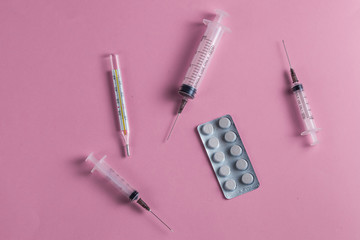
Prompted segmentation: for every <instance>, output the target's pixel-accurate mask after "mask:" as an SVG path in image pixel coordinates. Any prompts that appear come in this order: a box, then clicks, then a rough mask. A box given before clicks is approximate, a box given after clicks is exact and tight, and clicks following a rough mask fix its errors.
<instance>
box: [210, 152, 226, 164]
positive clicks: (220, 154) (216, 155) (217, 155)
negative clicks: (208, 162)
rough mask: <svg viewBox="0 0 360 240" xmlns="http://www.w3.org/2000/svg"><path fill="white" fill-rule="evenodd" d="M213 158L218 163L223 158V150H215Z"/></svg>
mask: <svg viewBox="0 0 360 240" xmlns="http://www.w3.org/2000/svg"><path fill="white" fill-rule="evenodd" d="M213 160H214V161H215V162H217V163H220V162H222V161H224V160H225V154H224V153H223V152H216V153H214V156H213Z"/></svg>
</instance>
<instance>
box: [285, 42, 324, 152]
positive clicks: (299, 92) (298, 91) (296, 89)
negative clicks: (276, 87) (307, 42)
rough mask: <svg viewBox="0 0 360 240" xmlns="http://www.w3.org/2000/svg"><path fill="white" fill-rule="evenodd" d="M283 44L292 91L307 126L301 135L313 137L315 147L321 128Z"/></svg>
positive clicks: (312, 143)
mask: <svg viewBox="0 0 360 240" xmlns="http://www.w3.org/2000/svg"><path fill="white" fill-rule="evenodd" d="M282 42H283V45H284V49H285V53H286V57H287V59H288V62H289V66H290V75H291V79H292V85H291V91H292V92H293V93H294V95H295V99H296V103H297V105H298V107H299V110H300V114H301V118H302V120H303V122H304V126H305V131H304V132H302V133H301V135H302V136H304V135H310V136H311V145H312V146H314V145H316V144H318V143H319V141H318V139H317V136H316V133H317V132H318V131H320V128H317V127H316V124H315V120H314V117H313V115H312V112H311V109H310V105H309V102H308V100H307V98H306V94H305V91H304V87H303V85H302V84H301V83H300V82H299V80H298V78H297V76H296V74H295V70H294V69H293V68H292V66H291V63H290V58H289V55H288V53H287V50H286V47H285V42H284V40H282Z"/></svg>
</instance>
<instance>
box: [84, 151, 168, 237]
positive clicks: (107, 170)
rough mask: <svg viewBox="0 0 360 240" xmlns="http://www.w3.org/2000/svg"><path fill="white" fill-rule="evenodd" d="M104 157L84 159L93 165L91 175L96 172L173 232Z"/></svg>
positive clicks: (90, 156)
mask: <svg viewBox="0 0 360 240" xmlns="http://www.w3.org/2000/svg"><path fill="white" fill-rule="evenodd" d="M105 158H106V155H105V156H104V157H102V158H101V159H100V160H97V159H96V157H95V156H94V154H93V153H90V155H89V156H88V157H87V158H86V160H85V161H89V162H91V163H92V164H94V168H93V169H92V170H91V173H93V172H94V171H95V170H97V171H98V172H99V173H100V174H101V175H103V176H104V177H105V178H107V179H108V180H109V181H110V182H111V183H112V184H113V185H114V186H115V188H116V189H117V190H119V191H120V192H121V193H122V194H124V195H125V196H126V197H128V198H129V200H130V202H134V201H136V203H138V204H139V205H140V206H141V207H143V208H144V209H146V210H147V211H149V212H151V213H152V214H153V215H154V216H155V217H156V218H157V219H158V220H159V221H160V222H162V223H163V224H164V225H165V226H166V227H167V228H168V229H169V230H170V231H173V230H172V229H171V228H170V227H169V226H168V225H167V224H166V223H164V222H163V221H162V220H161V219H160V218H159V217H158V216H157V215H156V214H155V213H154V212H153V211H152V210H151V209H150V207H149V206H148V205H147V204H146V203H145V202H144V200H142V199H141V198H140V197H139V192H138V191H136V190H135V189H134V188H132V187H131V186H130V185H129V184H128V183H127V182H126V181H125V180H124V179H123V178H122V177H120V175H119V174H118V173H117V172H115V170H114V169H112V167H110V165H109V164H107V163H106V162H105Z"/></svg>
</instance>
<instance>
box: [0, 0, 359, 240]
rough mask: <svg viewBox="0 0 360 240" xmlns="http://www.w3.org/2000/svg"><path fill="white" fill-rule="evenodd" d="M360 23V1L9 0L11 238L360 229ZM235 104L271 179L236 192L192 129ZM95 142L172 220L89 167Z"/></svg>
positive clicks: (6, 167) (4, 11)
mask: <svg viewBox="0 0 360 240" xmlns="http://www.w3.org/2000/svg"><path fill="white" fill-rule="evenodd" d="M216 8H221V9H224V10H226V11H228V12H229V14H230V17H229V18H227V19H225V20H224V24H225V25H227V26H229V27H230V28H231V29H232V33H229V34H226V35H224V37H223V39H222V41H221V42H220V45H219V47H218V49H217V51H216V53H215V56H214V59H213V61H212V63H211V65H210V68H209V71H208V72H207V74H206V76H205V78H204V81H203V82H202V84H201V87H200V89H199V91H198V94H197V96H196V99H195V100H193V101H192V102H190V103H189V104H188V106H187V107H186V108H185V110H184V113H183V115H182V116H181V118H180V119H179V121H178V124H177V126H176V128H175V130H174V132H173V135H172V137H171V139H170V141H169V142H167V143H165V142H164V138H165V136H166V134H167V133H168V130H169V127H170V124H171V123H172V121H173V119H174V112H175V111H176V108H177V106H178V102H179V97H178V95H177V94H176V90H177V89H178V87H179V86H180V84H181V81H182V80H183V77H184V75H185V73H186V70H187V67H188V65H189V62H190V61H191V58H192V56H193V53H194V50H195V48H196V47H197V44H198V42H199V40H200V38H201V36H202V34H203V32H204V30H205V27H204V26H203V25H202V24H201V22H202V19H203V18H204V17H207V18H210V19H211V18H212V17H213V15H212V14H213V13H214V11H213V10H214V9H216ZM359 22H360V2H359V1H355V0H349V1H336V0H330V1H329V0H319V1H294V0H267V1H250V0H241V1H238V0H221V1H215V0H212V1H205V0H203V1H194V0H183V1H161V0H157V1H119V0H105V1H85V0H80V1H72V0H57V1H48V0H33V1H25V0H23V1H19V0H2V1H0V36H1V38H0V79H1V87H0V110H1V115H0V162H1V167H0V239H4V240H5V239H6V240H13V239H39V240H42V239H44V240H45V239H46V240H48V239H86V240H92V239H94V240H95V239H97V240H98V239H247V240H248V239H277V240H278V239H295V240H296V239H360V228H359V221H360V207H359V202H360V192H359V187H360V174H359V169H360V161H359V150H358V149H359V145H358V144H359V140H358V137H359V131H360V125H359V122H360V108H359V107H358V104H357V103H359V101H360V95H359V94H358V92H359V88H360V79H359V76H360V68H359V62H360V47H359V43H360V28H359ZM281 39H285V40H286V43H287V47H288V51H289V54H290V57H291V61H292V64H293V66H294V68H295V69H296V71H297V74H298V77H299V79H300V80H301V81H302V82H303V84H304V86H305V89H306V91H307V95H308V97H309V101H310V104H311V106H312V109H313V113H314V116H315V119H316V121H317V124H318V126H319V127H321V128H322V131H321V132H320V134H319V135H318V137H319V140H320V144H319V145H318V146H316V147H308V146H307V140H308V139H307V138H306V137H300V136H299V133H300V132H301V131H302V129H303V127H302V125H301V120H300V119H299V114H298V112H297V109H296V105H295V102H294V99H293V96H292V95H291V94H289V93H288V89H289V79H288V65H287V62H286V57H285V54H284V51H283V49H282V46H281ZM111 52H117V53H119V54H120V58H121V65H122V71H123V79H124V87H125V93H126V96H127V98H126V101H127V107H128V115H129V119H130V126H131V148H132V149H131V150H132V154H133V155H132V156H131V158H130V159H128V158H125V157H124V156H123V149H122V148H120V147H119V146H120V144H121V142H120V139H119V135H118V133H117V132H116V116H115V113H114V110H113V99H112V97H111V95H110V94H111V91H112V86H111V80H110V78H109V75H108V74H107V71H108V59H107V58H106V55H107V54H109V53H111ZM227 113H229V114H231V115H232V117H233V118H234V120H235V123H236V125H237V127H238V131H239V133H240V135H241V137H242V139H243V142H244V143H245V146H246V149H247V151H248V154H249V155H250V158H251V160H252V163H253V165H254V168H255V170H256V173H257V176H258V178H259V180H260V184H261V186H260V188H258V189H257V190H255V191H253V192H250V193H247V194H245V195H242V196H240V197H237V198H234V199H232V200H226V199H225V198H224V197H223V195H222V193H221V191H220V188H219V186H218V183H217V181H216V178H215V177H214V174H213V172H212V169H211V166H210V164H209V162H208V159H207V156H206V155H205V152H204V151H203V148H202V145H201V142H200V140H199V137H198V136H197V133H196V131H195V128H196V126H197V125H198V124H201V123H204V122H207V121H209V120H212V119H214V118H217V117H219V116H221V115H224V114H227ZM92 151H94V152H96V153H97V154H99V156H101V155H102V154H107V155H108V162H109V163H110V164H111V165H112V166H113V167H114V168H115V169H116V170H117V171H118V172H119V173H120V174H121V175H122V176H124V178H125V179H127V180H128V182H130V183H131V184H132V185H133V186H134V187H135V188H136V189H137V190H139V191H140V193H141V194H142V197H143V198H144V199H145V201H147V202H148V203H149V205H150V206H151V207H152V209H153V210H154V212H156V213H157V214H158V215H159V216H160V217H162V218H163V219H164V220H165V221H166V222H167V223H168V224H169V225H170V226H171V227H172V228H173V229H174V233H171V232H170V231H168V230H167V229H166V228H165V227H163V226H162V225H161V224H160V223H159V222H157V220H156V219H155V218H154V217H153V216H151V214H149V213H147V212H145V211H142V210H141V209H140V208H138V206H136V205H135V204H134V205H131V204H128V203H127V202H126V200H125V199H124V198H122V197H119V195H118V194H117V193H116V192H114V191H113V189H112V188H111V187H109V185H107V184H106V183H105V184H104V182H102V181H99V179H98V178H96V177H95V176H91V175H88V174H87V170H86V168H85V166H84V164H81V162H82V160H83V159H84V158H85V157H86V156H87V155H88V154H89V153H90V152H92Z"/></svg>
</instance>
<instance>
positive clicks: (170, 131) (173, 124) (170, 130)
mask: <svg viewBox="0 0 360 240" xmlns="http://www.w3.org/2000/svg"><path fill="white" fill-rule="evenodd" d="M179 116H180V113H178V114H177V116H176V118H175V121H174V123H173V125H172V127H171V130H170V132H169V135H168V137H167V138H166V141H168V140H169V138H170V135H171V133H172V131H173V129H174V127H175V124H176V121H177V119H178V118H179Z"/></svg>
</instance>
